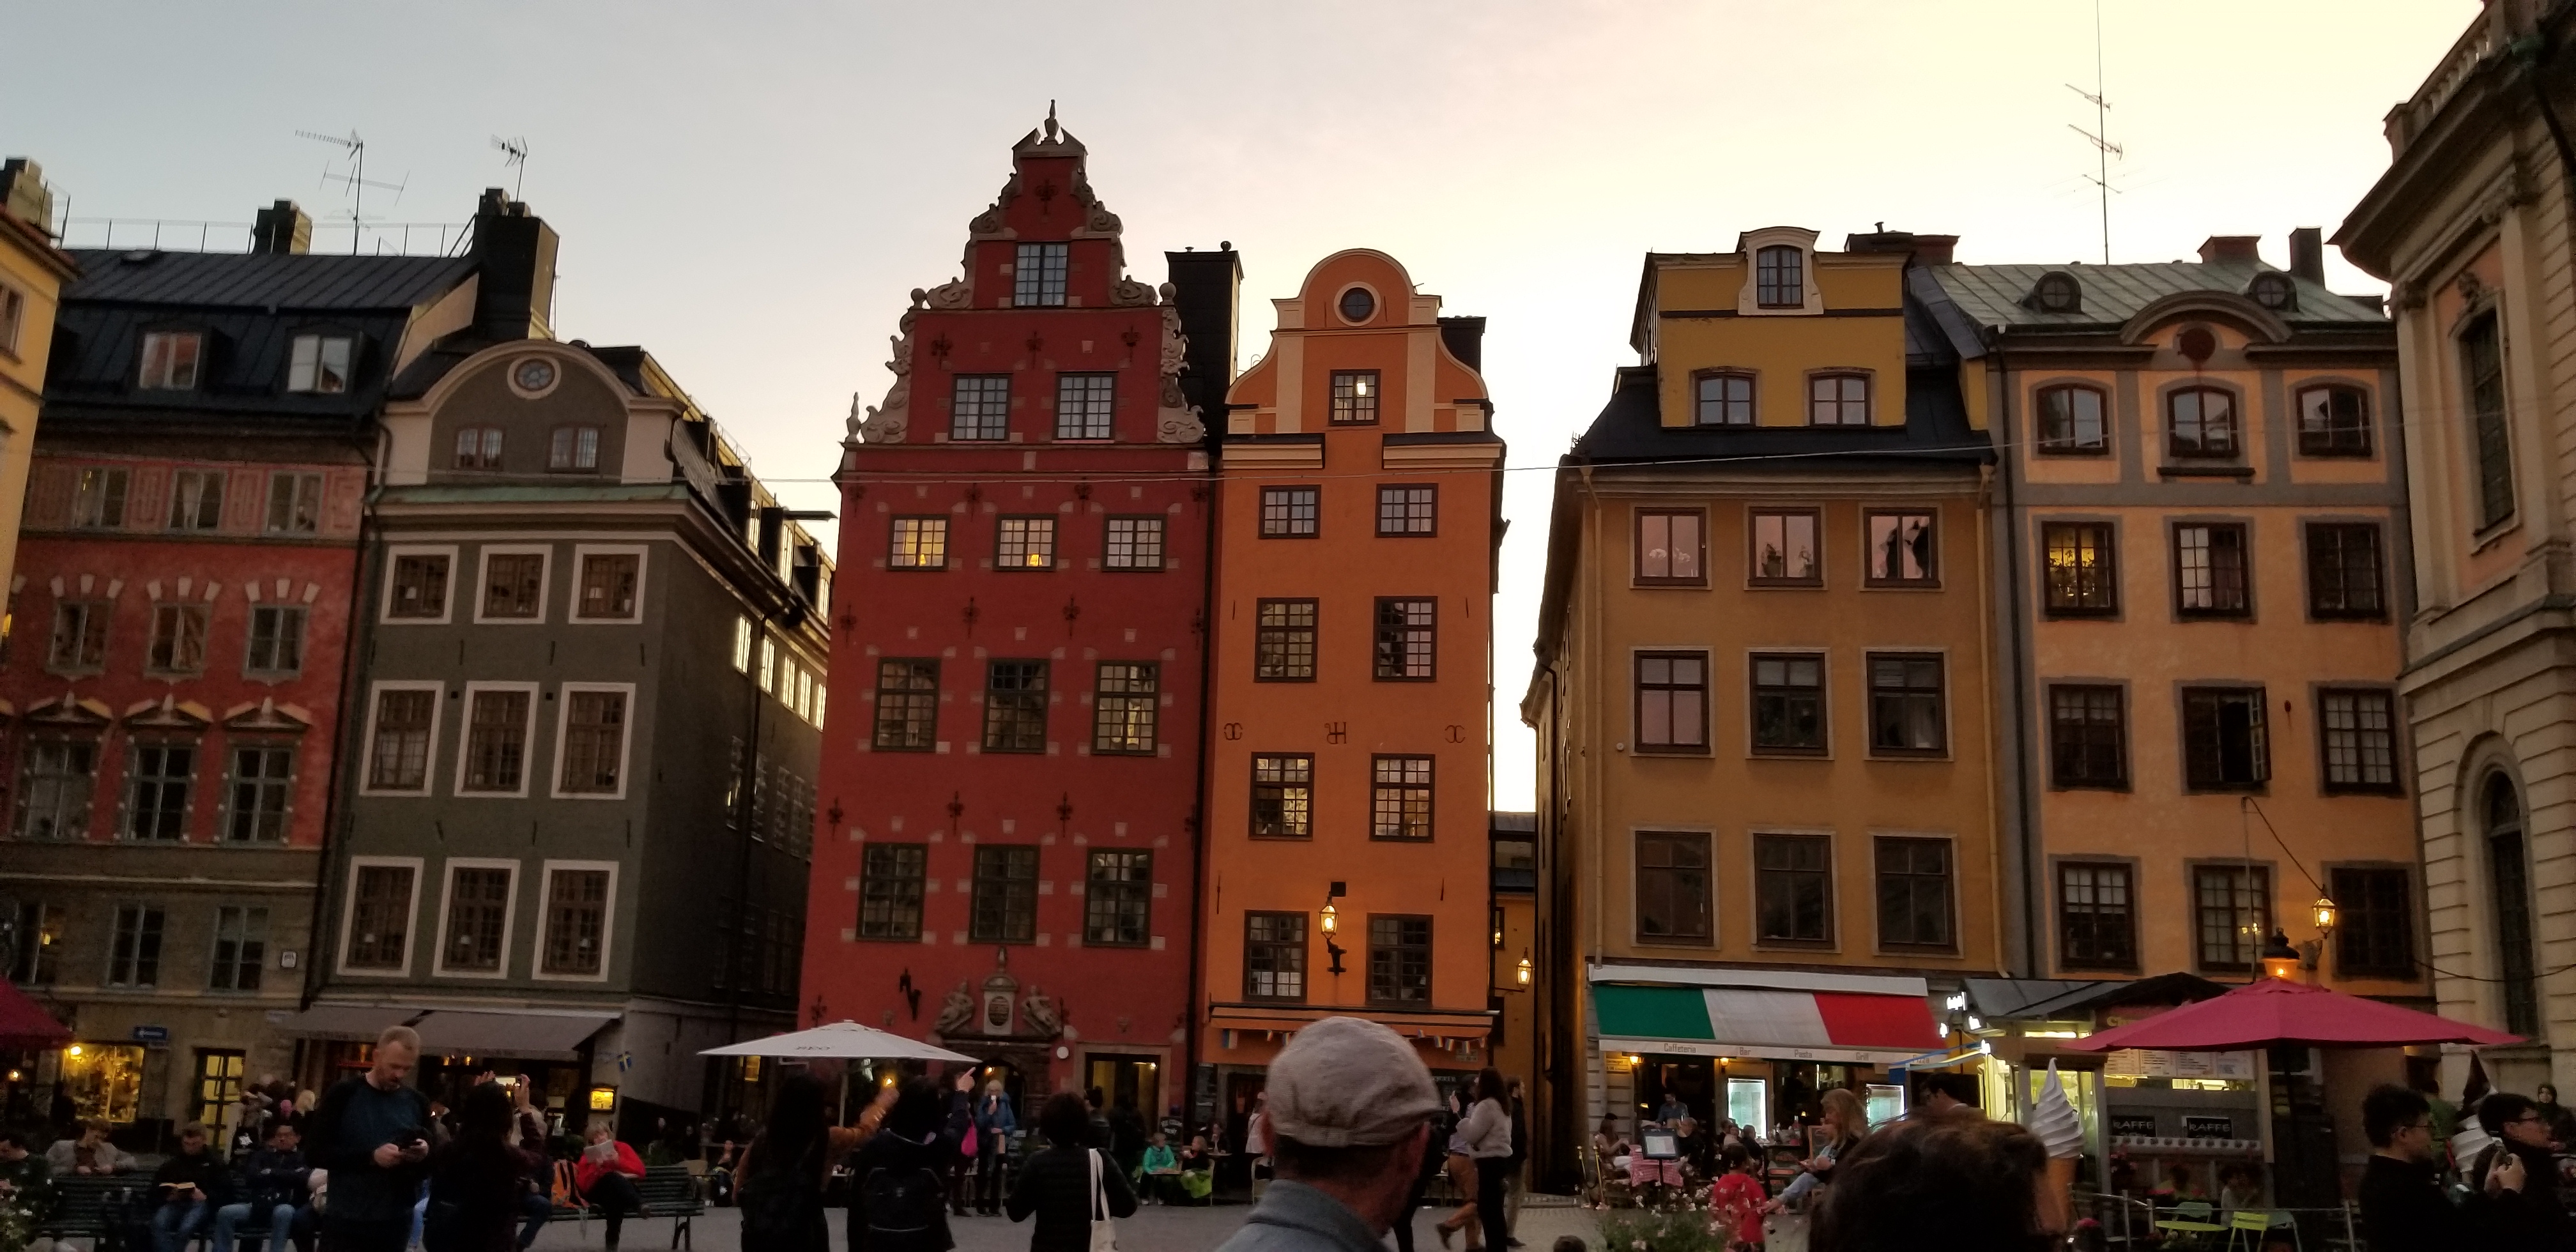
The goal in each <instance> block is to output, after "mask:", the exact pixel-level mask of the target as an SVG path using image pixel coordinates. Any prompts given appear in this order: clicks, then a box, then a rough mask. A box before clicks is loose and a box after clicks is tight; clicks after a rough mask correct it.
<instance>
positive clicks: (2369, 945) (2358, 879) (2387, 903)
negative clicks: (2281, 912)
mask: <svg viewBox="0 0 2576 1252" xmlns="http://www.w3.org/2000/svg"><path fill="white" fill-rule="evenodd" d="M2326 881H2327V882H2328V884H2329V885H2330V888H2331V890H2332V891H2333V898H2334V902H2335V912H2336V918H2335V932H2334V937H2335V972H2336V973H2337V974H2341V975H2343V976H2345V977H2348V978H2349V977H2355V976H2359V977H2378V978H2409V979H2411V978H2413V977H2415V972H2416V971H2415V900H2414V892H2413V890H2412V889H2411V887H2410V884H2409V882H2408V879H2407V874H2406V871H2405V870H2404V869H2403V868H2401V867H2398V866H2394V865H2390V866H2368V867H2357V866H2344V867H2339V868H2336V869H2334V870H2332V871H2331V872H2329V873H2328V875H2327V879H2326Z"/></svg>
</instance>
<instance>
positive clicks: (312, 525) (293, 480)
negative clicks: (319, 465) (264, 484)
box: [268, 474, 322, 535]
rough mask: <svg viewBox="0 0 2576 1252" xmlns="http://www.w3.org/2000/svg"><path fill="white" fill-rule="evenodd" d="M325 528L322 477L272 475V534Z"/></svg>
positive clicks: (301, 532)
mask: <svg viewBox="0 0 2576 1252" xmlns="http://www.w3.org/2000/svg"><path fill="white" fill-rule="evenodd" d="M321 528H322V476H321V475H320V474H271V475H269V476H268V533H270V534H272V535H309V534H312V533H314V532H315V531H318V530H320V529H321Z"/></svg>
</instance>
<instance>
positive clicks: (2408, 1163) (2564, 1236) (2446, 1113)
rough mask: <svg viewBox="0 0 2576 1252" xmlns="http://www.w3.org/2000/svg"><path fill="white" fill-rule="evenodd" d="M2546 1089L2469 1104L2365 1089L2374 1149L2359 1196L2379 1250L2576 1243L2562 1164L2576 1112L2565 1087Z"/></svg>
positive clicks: (2364, 1118) (2563, 1251) (2545, 1251)
mask: <svg viewBox="0 0 2576 1252" xmlns="http://www.w3.org/2000/svg"><path fill="white" fill-rule="evenodd" d="M2539 1092H2540V1095H2539V1098H2537V1099H2535V1098H2533V1097H2531V1096H2525V1095H2518V1094H2515V1093H2513V1092H2507V1091H2498V1092H2490V1093H2486V1094H2484V1095H2482V1096H2481V1097H2480V1098H2478V1099H2477V1100H2475V1101H2474V1102H2472V1103H2471V1105H2470V1106H2469V1107H2467V1108H2456V1107H2454V1106H2452V1105H2451V1104H2450V1103H2449V1102H2448V1101H2445V1100H2442V1099H2441V1098H2440V1097H2439V1096H2438V1095H2434V1094H2428V1093H2426V1092H2423V1091H2419V1090H2414V1089H2411V1088H2407V1087H2400V1086H2396V1085H2393V1084H2392V1085H2388V1086H2383V1087H2379V1088H2377V1089H2375V1090H2373V1091H2372V1092H2371V1093H2370V1094H2369V1095H2368V1096H2367V1097H2365V1098H2364V1099H2363V1100H2362V1104H2361V1122H2362V1130H2363V1133H2365V1134H2366V1135H2368V1136H2369V1139H2370V1147H2371V1155H2370V1160H2369V1162H2368V1163H2367V1165H2365V1166H2364V1169H2363V1173H2362V1176H2361V1183H2360V1187H2359V1196H2358V1197H2357V1198H2358V1199H2359V1201H2360V1207H2361V1215H2362V1229H2363V1234H2364V1237H2365V1238H2366V1239H2368V1241H2369V1244H2370V1247H2371V1252H2449V1250H2450V1249H2470V1248H2476V1249H2481V1250H2483V1249H2488V1248H2529V1249H2533V1250H2534V1252H2576V1216H2571V1214H2570V1211H2569V1209H2568V1206H2567V1202H2566V1186H2567V1183H2568V1167H2567V1165H2566V1164H2563V1163H2562V1157H2563V1156H2564V1154H2566V1153H2568V1152H2569V1151H2570V1150H2571V1149H2576V1116H2570V1114H2569V1111H2568V1110H2567V1109H2565V1108H2563V1107H2561V1106H2560V1105H2559V1103H2558V1091H2557V1089H2556V1088H2554V1087H2551V1086H2549V1085H2547V1084H2543V1085H2542V1086H2541V1087H2540V1088H2539Z"/></svg>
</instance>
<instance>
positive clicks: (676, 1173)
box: [546, 1165, 707, 1252]
mask: <svg viewBox="0 0 2576 1252" xmlns="http://www.w3.org/2000/svg"><path fill="white" fill-rule="evenodd" d="M635 1194H636V1196H637V1197H638V1198H640V1199H641V1200H642V1201H643V1207H642V1211H641V1212H637V1213H630V1214H628V1215H627V1216H628V1217H629V1218H638V1217H667V1218H670V1219H671V1246H672V1247H675V1248H680V1247H686V1248H690V1249H692V1250H693V1252H694V1249H695V1248H696V1247H697V1246H698V1245H697V1238H696V1235H695V1234H694V1233H693V1232H692V1231H691V1229H690V1226H691V1221H692V1219H694V1218H695V1217H697V1215H698V1214H700V1213H703V1212H706V1211H707V1201H706V1196H705V1194H704V1193H702V1192H701V1191H700V1190H699V1189H698V1179H697V1176H696V1175H695V1174H692V1173H690V1172H689V1167H688V1166H687V1165H648V1166H645V1167H644V1176H643V1177H641V1178H638V1179H636V1180H635ZM599 1215H600V1212H599V1209H598V1207H597V1206H595V1205H591V1204H581V1205H561V1204H558V1205H556V1206H555V1208H554V1211H553V1212H551V1213H548V1214H547V1215H546V1220H547V1221H549V1222H580V1223H582V1232H583V1235H582V1237H583V1238H584V1239H587V1238H589V1230H590V1225H589V1223H590V1219H591V1218H594V1217H597V1216H599Z"/></svg>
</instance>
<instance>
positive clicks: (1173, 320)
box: [1162, 283, 1190, 378]
mask: <svg viewBox="0 0 2576 1252" xmlns="http://www.w3.org/2000/svg"><path fill="white" fill-rule="evenodd" d="M1163 286H1164V288H1165V291H1164V293H1163V294H1164V301H1163V361H1162V371H1163V376H1164V377H1166V378H1169V377H1172V376H1174V375H1177V374H1179V373H1180V372H1181V365H1182V364H1183V363H1184V362H1185V361H1186V360H1188V358H1189V351H1190V340H1189V336H1187V335H1184V334H1182V333H1181V311H1180V310H1179V309H1178V308H1175V307H1173V305H1172V303H1171V292H1170V290H1169V288H1170V287H1171V284H1170V283H1165V284H1163Z"/></svg>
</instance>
